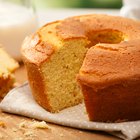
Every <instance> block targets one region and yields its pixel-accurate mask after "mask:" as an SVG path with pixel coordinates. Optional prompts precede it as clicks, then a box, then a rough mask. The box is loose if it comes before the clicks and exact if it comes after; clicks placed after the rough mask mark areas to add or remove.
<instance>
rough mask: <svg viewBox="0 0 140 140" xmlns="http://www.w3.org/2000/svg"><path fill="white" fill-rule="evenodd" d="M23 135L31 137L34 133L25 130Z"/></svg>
mask: <svg viewBox="0 0 140 140" xmlns="http://www.w3.org/2000/svg"><path fill="white" fill-rule="evenodd" d="M24 136H25V137H33V136H35V135H34V133H33V132H32V131H27V132H25V133H24Z"/></svg>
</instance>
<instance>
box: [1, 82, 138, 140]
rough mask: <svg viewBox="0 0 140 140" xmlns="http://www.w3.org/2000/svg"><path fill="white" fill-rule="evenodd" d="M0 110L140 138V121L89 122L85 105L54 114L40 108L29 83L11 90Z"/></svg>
mask: <svg viewBox="0 0 140 140" xmlns="http://www.w3.org/2000/svg"><path fill="white" fill-rule="evenodd" d="M0 108H1V109H2V110H3V111H5V112H9V113H14V114H19V115H23V116H27V117H31V118H34V119H38V120H43V121H46V122H51V123H55V124H59V125H64V126H70V127H74V128H80V129H86V130H100V131H105V132H108V133H110V134H112V135H115V136H118V137H120V138H123V139H127V140H133V139H135V138H138V137H140V121H135V122H124V123H99V122H92V121H89V120H88V117H87V114H86V113H85V112H86V111H85V106H84V104H80V105H77V106H74V107H70V108H67V109H64V110H62V111H60V112H59V113H55V114H52V113H50V112H48V111H46V110H45V109H43V108H42V107H41V106H39V105H38V104H37V103H36V102H35V100H34V99H33V97H32V94H31V91H30V88H29V85H28V83H25V84H23V85H22V86H20V87H17V88H15V89H13V90H11V91H10V92H9V93H8V94H7V95H6V97H5V98H4V99H3V101H2V102H1V103H0Z"/></svg>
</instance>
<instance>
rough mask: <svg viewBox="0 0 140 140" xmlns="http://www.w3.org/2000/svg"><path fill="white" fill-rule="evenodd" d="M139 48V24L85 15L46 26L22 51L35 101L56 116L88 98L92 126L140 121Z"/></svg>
mask: <svg viewBox="0 0 140 140" xmlns="http://www.w3.org/2000/svg"><path fill="white" fill-rule="evenodd" d="M139 44H140V22H138V21H133V20H131V19H126V18H122V17H118V16H116V17H114V16H108V15H97V14H93V15H83V16H76V17H70V18H67V19H64V20H62V21H56V22H52V23H49V24H46V25H44V26H43V27H42V28H40V29H39V30H38V31H37V32H36V33H35V34H33V35H31V36H29V37H27V38H26V39H25V41H24V43H23V46H22V56H23V61H24V63H25V65H26V68H27V73H28V79H29V84H30V86H31V90H32V93H33V96H34V98H35V99H36V101H37V102H38V103H39V104H40V105H41V106H43V107H44V108H45V109H47V110H48V111H50V112H58V111H60V110H62V109H64V108H67V107H69V106H73V105H76V104H79V103H81V102H82V101H83V95H84V100H85V104H86V108H87V112H88V115H89V118H90V120H93V121H116V120H119V119H122V120H137V119H140V101H139V98H140V94H139V91H140V87H139V84H138V83H139V82H140V77H139V76H140V71H139V69H140V66H139V48H140V47H139ZM131 51H132V52H131ZM135 53H136V55H135ZM133 55H135V57H133ZM127 57H128V58H127ZM84 58H85V60H84ZM83 61H84V63H83ZM129 61H130V62H129ZM135 64H137V66H135ZM81 66H82V68H81ZM115 66H116V67H115ZM80 68H81V69H80ZM79 69H80V72H79ZM77 75H78V76H77ZM76 77H77V78H76ZM104 77H105V79H104ZM131 78H132V79H131ZM77 81H78V82H77ZM79 84H80V86H79ZM81 88H82V90H81ZM131 96H132V98H131ZM106 97H107V98H106ZM134 98H136V100H131V101H130V99H134ZM117 105H118V106H117ZM128 105H130V106H131V107H130V108H131V109H130V111H129V110H128ZM132 105H133V107H132ZM134 105H137V107H135V106H134ZM113 106H114V107H116V108H114V111H112V110H113V108H112V107H113ZM132 108H134V109H132ZM109 110H111V111H112V113H111V115H110V116H108V115H105V113H106V114H108V112H107V111H109ZM116 111H117V113H116ZM122 111H124V112H122ZM120 112H121V113H120ZM136 112H138V113H137V115H136V116H137V117H132V115H135V114H136ZM115 116H116V117H115ZM126 116H127V117H126Z"/></svg>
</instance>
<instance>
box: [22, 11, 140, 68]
mask: <svg viewBox="0 0 140 140" xmlns="http://www.w3.org/2000/svg"><path fill="white" fill-rule="evenodd" d="M52 24H53V25H54V26H55V27H54V28H53V30H52V29H50V31H49V25H52ZM44 29H47V30H46V31H45V30H44ZM42 30H44V31H43V32H42ZM100 31H108V32H112V31H118V32H120V33H122V36H124V40H126V41H129V40H134V39H139V38H140V22H138V21H133V20H130V19H126V18H121V17H117V16H116V17H114V16H108V15H97V14H95V15H94V14H92V15H84V16H76V17H71V18H67V19H65V20H62V21H56V22H52V23H49V24H46V25H44V26H43V27H42V28H40V29H39V30H38V31H37V33H36V34H34V35H33V36H32V37H27V38H26V39H25V41H24V43H23V46H22V54H23V57H24V56H26V57H25V59H28V60H29V61H31V62H32V63H35V64H38V65H39V64H40V63H42V62H44V61H45V60H46V59H48V58H49V56H51V54H52V53H53V52H54V51H55V49H56V47H55V44H54V42H52V41H51V40H49V39H48V40H47V39H46V40H44V39H43V38H42V36H46V37H45V38H47V37H48V36H50V34H52V36H55V37H57V38H59V39H60V40H64V41H66V40H69V39H76V38H77V39H78V38H84V39H85V40H87V44H89V42H92V40H90V36H92V34H96V33H97V32H100ZM44 32H47V34H43V33H44ZM135 43H136V42H135ZM27 46H28V47H27Z"/></svg>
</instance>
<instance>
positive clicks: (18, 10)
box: [0, 2, 37, 60]
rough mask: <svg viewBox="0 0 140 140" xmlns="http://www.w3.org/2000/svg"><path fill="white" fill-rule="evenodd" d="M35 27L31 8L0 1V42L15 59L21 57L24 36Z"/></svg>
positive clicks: (34, 17) (35, 23)
mask: <svg viewBox="0 0 140 140" xmlns="http://www.w3.org/2000/svg"><path fill="white" fill-rule="evenodd" d="M36 28H37V20H36V16H35V15H34V13H33V11H32V9H28V8H26V7H24V6H21V5H16V4H11V3H8V2H0V44H3V45H4V47H5V49H6V50H7V52H8V53H9V54H10V55H11V56H13V57H14V58H16V59H18V60H19V59H21V55H20V48H21V44H22V42H23V40H24V38H25V37H26V36H27V35H29V34H31V33H33V32H34V31H35V29H36Z"/></svg>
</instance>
